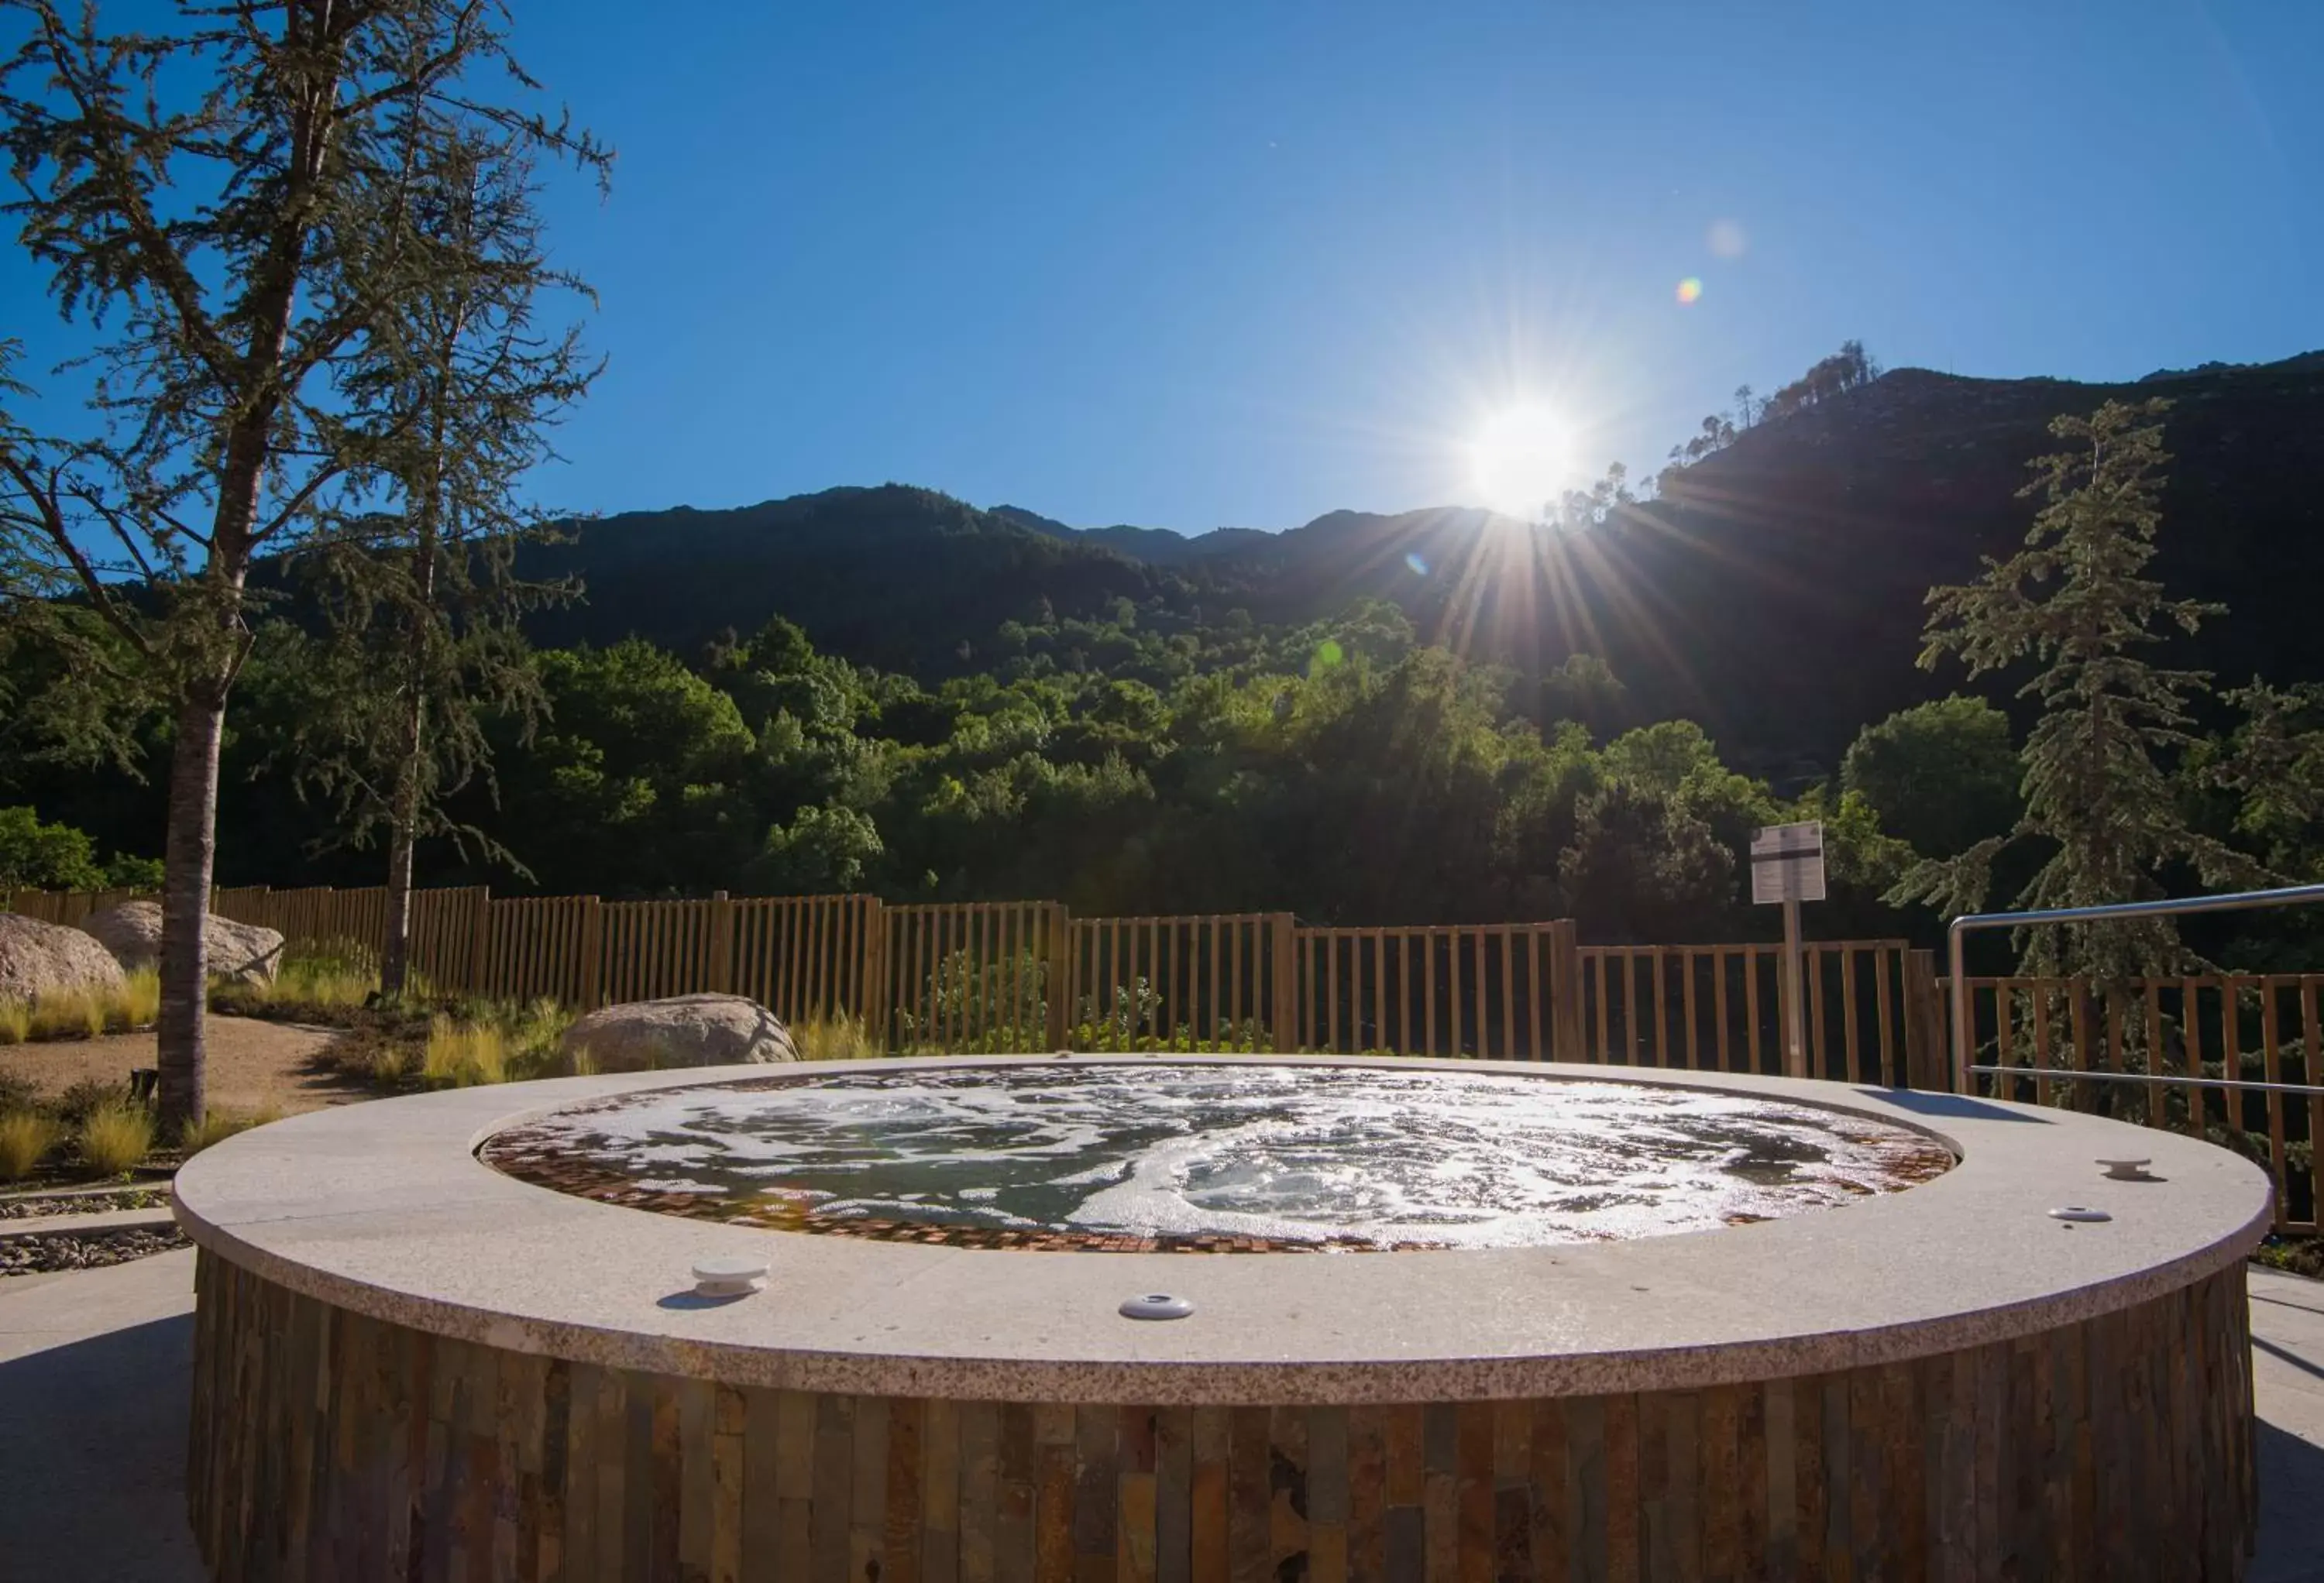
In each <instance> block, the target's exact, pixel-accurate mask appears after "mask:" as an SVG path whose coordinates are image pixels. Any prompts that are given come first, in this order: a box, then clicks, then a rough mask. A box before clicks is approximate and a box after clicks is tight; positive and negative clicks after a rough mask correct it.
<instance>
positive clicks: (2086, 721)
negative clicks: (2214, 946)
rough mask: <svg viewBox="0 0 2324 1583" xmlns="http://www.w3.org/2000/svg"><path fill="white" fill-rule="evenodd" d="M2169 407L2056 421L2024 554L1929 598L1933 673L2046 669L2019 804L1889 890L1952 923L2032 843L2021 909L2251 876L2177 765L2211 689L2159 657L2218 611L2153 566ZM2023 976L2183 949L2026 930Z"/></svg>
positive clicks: (2123, 930) (2138, 963) (2126, 963)
mask: <svg viewBox="0 0 2324 1583" xmlns="http://www.w3.org/2000/svg"><path fill="white" fill-rule="evenodd" d="M2169 406H2170V403H2169V402H2168V401H2164V400H2150V401H2145V402H2142V403H2139V404H2137V405H2126V404H2124V403H2121V402H2116V401H2109V402H2107V404H2106V405H2105V406H2103V407H2101V408H2100V409H2099V410H2098V411H2097V412H2096V413H2094V414H2092V415H2091V416H2090V417H2089V418H2086V419H2085V418H2061V419H2058V420H2057V421H2056V422H2055V423H2053V424H2052V425H2051V432H2052V433H2053V434H2054V435H2056V436H2057V437H2058V438H2060V439H2061V440H2064V441H2068V442H2070V446H2071V447H2072V448H2070V449H2068V450H2064V451H2061V452H2058V453H2056V454H2055V455H2052V456H2044V457H2042V458H2040V459H2039V460H2037V461H2035V462H2034V463H2033V473H2034V478H2033V482H2032V483H2029V484H2027V485H2026V486H2025V489H2024V493H2025V494H2027V495H2032V496H2036V497H2039V498H2040V499H2042V500H2043V502H2044V503H2043V507H2042V509H2041V511H2039V512H2038V513H2037V514H2036V515H2035V517H2034V519H2033V527H2032V529H2030V530H2029V531H2028V532H2027V534H2026V536H2025V548H2024V549H2022V550H2020V551H2019V552H2018V553H2017V554H2015V555H2014V556H2012V557H2009V558H2008V559H2007V560H2006V561H1988V562H1987V570H1986V574H1985V575H1984V576H1983V577H1981V578H1979V579H1978V581H1977V582H1975V583H1972V584H1967V585H1966V586H1961V587H1949V588H1937V589H1933V590H1932V591H1931V592H1930V594H1929V603H1930V606H1931V610H1932V615H1931V617H1930V621H1929V628H1928V634H1927V637H1928V646H1927V648H1926V649H1924V650H1923V654H1922V663H1923V665H1926V666H1931V667H1933V666H1934V665H1935V663H1936V661H1937V660H1938V659H1939V658H1941V657H1942V656H1944V655H1947V654H1956V655H1959V656H1960V658H1962V659H1963V660H1964V661H1965V662H1966V663H1967V665H1968V667H1969V674H1970V675H1971V676H1982V675H1984V674H1986V673H1987V672H1990V671H1997V670H2001V669H2004V668H2006V667H2010V666H2014V665H2016V664H2018V663H2019V662H2021V661H2028V660H2030V661H2032V662H2033V663H2034V664H2035V665H2036V666H2037V667H2039V668H2038V670H2037V671H2036V673H2035V674H2034V676H2033V679H2031V680H2030V681H2028V682H2026V683H2025V684H2024V686H2023V687H2021V688H2020V689H2019V695H2020V696H2021V697H2028V698H2033V699H2035V700H2037V701H2038V702H2039V703H2040V704H2041V708H2042V715H2041V719H2040V721H2039V722H2037V723H2036V724H2035V726H2034V727H2033V732H2032V734H2031V735H2030V736H2029V737H2028V738H2027V739H2026V743H2025V751H2024V767H2025V773H2024V813H2023V815H2020V816H2019V818H2018V820H2017V821H2016V823H2015V825H2014V826H2012V828H2011V829H2010V831H2009V832H2008V833H2006V834H2003V835H1995V836H1988V837H1986V838H1984V839H1982V840H1979V841H1978V842H1975V843H1974V844H1972V845H1970V846H1969V847H1968V848H1967V849H1966V850H1964V851H1960V853H1958V854H1956V855H1953V856H1950V857H1948V858H1944V859H1930V860H1928V861H1923V862H1922V863H1920V864H1917V865H1916V866H1915V867H1914V869H1913V870H1911V871H1910V872H1909V873H1908V874H1907V875H1906V876H1905V878H1904V880H1903V881H1902V882H1900V883H1899V885H1898V886H1897V887H1896V888H1895V892H1894V893H1893V895H1894V898H1895V899H1896V900H1898V901H1900V902H1902V901H1914V900H1918V901H1928V902H1931V903H1933V904H1935V905H1936V906H1937V907H1940V908H1941V910H1942V911H1943V912H1945V913H1946V914H1947V915H1948V916H1950V915H1953V914H1959V913H1965V912H1972V911H1975V910H1977V909H1978V907H1981V906H1983V905H1984V903H1985V898H1986V896H1987V891H1988V889H1989V888H1990V874H1991V870H1992V866H1993V861H1994V859H1995V857H1996V856H1997V854H1998V853H1999V852H2000V851H2002V850H2003V849H2004V848H2006V847H2007V846H2009V845H2010V844H2012V843H2013V842H2020V841H2032V842H2038V843H2040V844H2041V846H2042V847H2043V848H2044V849H2045V850H2047V851H2048V852H2049V854H2050V855H2049V857H2048V859H2047V861H2045V862H2044V863H2043V866H2042V869H2041V870H2040V871H2039V872H2038V873H2037V874H2036V875H2035V876H2034V877H2033V881H2032V882H2031V883H2030V884H2028V885H2027V886H2026V887H2025V888H2024V890H2023V891H2022V892H2020V893H2019V895H2018V897H2017V898H2016V905H2017V906H2019V907H2027V908H2047V907H2080V906H2089V905H2094V904H2098V903H2105V902H2122V901H2137V900H2143V899H2147V898H2151V897H2159V896H2162V895H2163V894H2164V888H2163V873H2164V870H2166V869H2167V868H2168V867H2170V866H2172V865H2181V866H2184V867H2186V868H2188V869H2190V870H2193V871H2194V873H2195V875H2196V876H2197V878H2199V879H2200V880H2202V881H2203V882H2204V883H2206V884H2216V883H2219V882H2222V881H2225V880H2228V879H2238V878H2244V877H2247V876H2249V875H2251V874H2252V873H2253V872H2254V871H2255V865H2254V864H2252V863H2251V862H2250V861H2248V860H2247V859H2246V858H2245V857H2243V856H2242V855H2241V854H2239V853H2237V852H2236V851H2234V850H2233V849H2232V848H2230V847H2229V846H2227V844H2226V843H2224V842H2220V841H2218V840H2216V839H2214V838H2213V837H2211V836H2209V835H2206V834H2203V833H2200V832H2198V831H2196V830H2195V829H2193V828H2191V827H2190V824H2188V822H2187V819H2186V817H2185V815H2184V813H2183V811H2182V810H2181V806H2180V805H2179V802H2178V799H2177V796H2176V793H2175V789H2174V787H2173V786H2172V780H2171V778H2170V773H2169V769H2168V765H2169V763H2170V761H2171V760H2172V759H2174V758H2175V757H2176V756H2177V755H2179V754H2181V753H2182V752H2183V751H2184V750H2187V749H2188V748H2189V747H2190V746H2192V745H2194V743H2195V739H2194V737H2193V736H2192V735H2191V734H2190V729H2189V728H2190V726H2191V724H2192V723H2193V717H2192V715H2191V713H2190V709H2191V701H2192V700H2193V699H2194V698H2196V697H2197V696H2199V695H2201V694H2202V693H2204V692H2205V691H2207V690H2208V688H2209V678H2208V677H2207V676H2204V675H2202V674H2201V673H2199V672H2195V671H2185V670H2172V669H2166V668H2164V667H2159V666H2156V665H2153V664H2151V663H2149V662H2148V661H2147V660H2146V659H2145V658H2144V657H2143V651H2144V649H2148V648H2149V647H2151V646H2153V645H2154V644H2156V643H2158V642H2160V641H2162V640H2163V636H2164V634H2163V631H2162V630H2160V628H2161V627H2162V626H2163V625H2168V626H2173V627H2176V628H2178V629H2179V630H2181V631H2182V632H2188V633H2191V632H2193V631H2194V630H2196V629H2197V628H2198V627H2199V625H2200V624H2201V623H2202V622H2203V621H2205V620H2206V619H2208V618H2209V617H2211V616H2215V615H2218V613H2220V612H2219V607H2218V606H2217V605H2209V604H2203V603H2198V602H2196V601H2192V600H2170V599H2166V598H2164V597H2163V585H2162V584H2160V583H2158V582H2155V581H2154V580H2153V579H2152V578H2149V577H2147V576H2145V575H2144V572H2145V569H2146V566H2147V564H2148V563H2149V562H2150V561H2151V560H2152V559H2153V556H2154V538H2155V533H2156V530H2157V529H2159V528H2160V527H2161V525H2162V518H2163V513H2162V506H2161V500H2162V492H2163V465H2164V464H2165V463H2166V462H2167V461H2168V460H2169V457H2168V456H2165V455H2164V453H2163V421H2162V419H2163V414H2164V412H2165V411H2167V410H2168V409H2169ZM2020 945H2021V955H2022V961H2023V966H2024V971H2027V972H2030V973H2035V974H2040V975H2043V976H2050V975H2057V974H2064V973H2080V972H2090V973H2096V974H2098V975H2099V976H2101V977H2103V978H2109V979H2120V978H2127V977H2131V976H2134V975H2136V974H2139V973H2143V972H2168V971H2174V970H2176V969H2177V968H2179V967H2180V966H2181V965H2182V963H2183V962H2184V960H2185V953H2184V951H2183V949H2182V948H2181V944H2180V943H2179V934H2178V931H2177V928H2176V927H2175V926H2174V925H2173V923H2172V920H2171V919H2169V918H2167V917H2163V918H2152V919H2141V920H2136V921H2124V920H2108V921H2106V922H2103V923H2098V924H2073V925H2050V926H2046V927H2043V928H2037V929H2029V930H2024V931H2021V941H2020Z"/></svg>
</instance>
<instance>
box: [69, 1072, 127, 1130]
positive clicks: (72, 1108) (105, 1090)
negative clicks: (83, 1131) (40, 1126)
mask: <svg viewBox="0 0 2324 1583" xmlns="http://www.w3.org/2000/svg"><path fill="white" fill-rule="evenodd" d="M130 1102H131V1100H130V1098H129V1086H128V1085H127V1084H126V1083H117V1082H106V1081H105V1080H104V1079H103V1078H97V1077H85V1078H82V1079H81V1080H80V1081H78V1082H77V1083H75V1084H73V1085H72V1086H71V1087H70V1088H69V1089H67V1090H65V1091H64V1092H63V1093H61V1094H59V1095H58V1096H57V1097H56V1099H55V1100H52V1101H51V1103H50V1105H49V1110H50V1112H51V1114H52V1115H54V1116H55V1117H56V1118H57V1119H58V1120H60V1121H61V1122H63V1123H64V1124H65V1125H66V1126H67V1127H78V1126H79V1125H80V1124H81V1123H82V1122H84V1121H87V1120H88V1118H90V1117H91V1116H94V1115H95V1114H97V1112H98V1111H99V1110H102V1109H106V1107H108V1106H114V1105H126V1104H129V1103H130Z"/></svg>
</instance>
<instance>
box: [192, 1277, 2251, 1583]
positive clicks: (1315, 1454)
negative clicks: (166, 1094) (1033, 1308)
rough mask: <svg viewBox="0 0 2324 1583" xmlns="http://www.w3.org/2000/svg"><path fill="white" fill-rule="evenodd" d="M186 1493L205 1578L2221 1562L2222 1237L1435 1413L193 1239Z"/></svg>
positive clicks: (2235, 1501)
mask: <svg viewBox="0 0 2324 1583" xmlns="http://www.w3.org/2000/svg"><path fill="white" fill-rule="evenodd" d="M198 1289H199V1293H200V1302H199V1306H198V1328H197V1332H196V1354H195V1355H196V1366H195V1377H196V1384H195V1394H194V1414H193V1419H194V1433H193V1440H192V1462H191V1465H190V1472H191V1477H190V1478H189V1486H190V1489H191V1492H192V1495H191V1500H192V1516H193V1521H194V1525H195V1530H196V1532H197V1534H198V1538H199V1541H200V1544H201V1548H202V1552H203V1554H204V1556H205V1558H206V1559H207V1560H208V1562H209V1563H210V1565H211V1567H212V1568H213V1569H214V1570H215V1571H216V1573H217V1575H218V1576H220V1577H222V1578H286V1579H291V1578H314V1579H325V1578H329V1579H341V1578H344V1579H350V1580H353V1579H359V1578H383V1579H385V1578H395V1579H402V1578H518V1579H544V1580H546V1579H551V1578H569V1579H577V1578H604V1579H613V1578H622V1579H632V1578H634V1579H654V1578H669V1579H673V1580H694V1579H707V1580H712V1583H729V1580H737V1579H758V1578H769V1579H784V1580H790V1579H798V1580H802V1583H805V1580H810V1579H811V1580H815V1583H841V1580H843V1579H853V1580H864V1579H877V1580H879V1583H908V1580H915V1579H917V1580H920V1583H955V1580H957V1583H986V1580H990V1583H1016V1580H1019V1579H1056V1580H1058V1583H1066V1580H1073V1583H1091V1580H1094V1579H1101V1578H1111V1579H1115V1580H1116V1583H1148V1580H1151V1583H1193V1580H1196V1579H1229V1578H1233V1579H1242V1578H1310V1579H1314V1580H1315V1583H1324V1580H1326V1579H1340V1578H1346V1579H1351V1580H1354V1579H1381V1580H1384V1583H1402V1580H1404V1579H1419V1578H1460V1579H1469V1578H1479V1579H1485V1578H1490V1579H1495V1580H1497V1583H1499V1580H1512V1583H1513V1580H1516V1579H1540V1580H1542V1583H1548V1580H1550V1579H1571V1580H1573V1583H1580V1580H1581V1579H1584V1578H1609V1579H1617V1578H1762V1577H1764V1578H1867V1579H1868V1578H1994V1577H2028V1578H2033V1577H2052V1578H2101V1577H2102V1578H2110V1579H2126V1580H2127V1579H2137V1578H2153V1579H2156V1580H2158V1583H2163V1580H2171V1583H2177V1580H2181V1579H2192V1578H2221V1579H2225V1578H2235V1577H2236V1576H2238V1575H2239V1574H2240V1571H2241V1567H2242V1560H2243V1557H2244V1553H2245V1551H2246V1546H2247V1544H2248V1542H2249V1540H2250V1536H2251V1532H2252V1523H2253V1518H2254V1486H2253V1474H2252V1460H2251V1457H2252V1441H2251V1435H2252V1418H2251V1381H2250V1376H2249V1369H2248V1359H2249V1356H2250V1353H2249V1346H2248V1338H2247V1335H2246V1323H2245V1318H2246V1308H2245V1300H2244V1279H2243V1267H2242V1265H2231V1266H2230V1267H2228V1268H2227V1269H2225V1270H2222V1271H2220V1272H2219V1273H2218V1274H2217V1275H2212V1276H2210V1277H2209V1279H2207V1280H2204V1281H2202V1282H2200V1283H2199V1284H2195V1285H2193V1286H2190V1287H2186V1288H2182V1289H2181V1290H2180V1291H2178V1292H2174V1293H2171V1294H2169V1295H2167V1296H2164V1297H2162V1298H2158V1299H2155V1300H2153V1301H2151V1302H2144V1303H2141V1304H2139V1305H2137V1306H2136V1307H2134V1308H2130V1309H2127V1310H2124V1311H2117V1312H2116V1313H2113V1314H2109V1315H2106V1316H2104V1317H2102V1318H2098V1319H2096V1320H2092V1321H2089V1322H2087V1323H2083V1324H2079V1325H2074V1326H2071V1327H2069V1328H2067V1329H2064V1330H2055V1331H2052V1332H2049V1333H2047V1334H2041V1335H2034V1336H2028V1337H2023V1338H2020V1339H2015V1340H2013V1341H2008V1342H2004V1343H1999V1344H1996V1345H1992V1346H1986V1347H1978V1348H1970V1349H1968V1350H1964V1351H1959V1352H1951V1353H1943V1354H1939V1355H1936V1356H1933V1357H1929V1358H1921V1359H1918V1360H1916V1361H1913V1362H1907V1363H1895V1364H1887V1365H1883V1366H1879V1367H1869V1368H1859V1369H1852V1370H1848V1371H1845V1372H1841V1373H1835V1374H1822V1375H1810V1376H1804V1377H1801V1378H1797V1379H1784V1380H1770V1381H1766V1382H1761V1383H1753V1384H1743V1385H1720V1386H1712V1387H1710V1388H1708V1389H1703V1390H1694V1391H1668V1392H1637V1393H1629V1394H1619V1395H1602V1396H1574V1397H1567V1398H1562V1399H1561V1398H1547V1399H1536V1400H1519V1401H1498V1402H1496V1401H1479V1402H1463V1403H1459V1404H1452V1403H1434V1404H1402V1405H1395V1404H1388V1405H1374V1404H1355V1405H1351V1406H1336V1405H1311V1406H1300V1407H1274V1408H1268V1407H1226V1406H1198V1407H1153V1406H1139V1405H1127V1406H1114V1405H1088V1404H1084V1405H1078V1406H1076V1405H1071V1404H1028V1403H1001V1402H980V1401H950V1400H943V1399H928V1398H921V1397H890V1396H858V1395H838V1394H818V1393H812V1392H804V1391H782V1390H774V1389H769V1388H765V1387H757V1386H751V1387H738V1386H733V1385H721V1384H716V1383H714V1382H712V1381H709V1380H705V1379H698V1378H680V1377H678V1376H670V1375H665V1374H649V1373H640V1372H635V1371H632V1370H626V1369H618V1368H606V1367H596V1366H594V1365H589V1364H579V1363H571V1362H567V1361H565V1360H562V1359H557V1358H548V1357H545V1356H542V1355H540V1354H538V1353H530V1352H512V1351H504V1350H502V1349H500V1348H493V1347H489V1346H482V1345H478V1344H475V1343H472V1342H466V1341H458V1340H454V1339H449V1338H447V1337H442V1336H437V1335H431V1334H429V1333H428V1332H426V1331H422V1330H411V1329H409V1328H407V1327H404V1326H401V1325H396V1324H391V1323H387V1322H384V1321H378V1320H374V1319H370V1318H367V1317H365V1316H364V1315H362V1314H357V1313H351V1312H349V1311H345V1310H340V1309H334V1308H332V1307H330V1306H328V1305H327V1304H325V1303H322V1302H318V1301H316V1300H314V1299H312V1298H309V1297H302V1296H300V1295H297V1294H295V1293H291V1292H289V1291H286V1290H285V1289H284V1288H282V1287H281V1286H277V1285H273V1284H270V1283H268V1282H266V1281H263V1280H261V1279H259V1278H257V1277H256V1276H254V1275H249V1274H247V1273H245V1272H244V1271H241V1270H239V1269H237V1268H235V1266H234V1265H231V1264H228V1263H227V1262H226V1261H225V1260H223V1259H221V1258H219V1257H217V1256H216V1255H213V1254H209V1253H205V1254H203V1255H202V1256H201V1265H200V1275H199V1276H198Z"/></svg>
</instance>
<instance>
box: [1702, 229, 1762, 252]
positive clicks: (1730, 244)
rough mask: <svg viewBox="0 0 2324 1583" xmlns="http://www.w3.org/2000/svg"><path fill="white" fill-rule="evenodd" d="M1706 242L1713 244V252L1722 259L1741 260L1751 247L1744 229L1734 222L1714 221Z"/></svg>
mask: <svg viewBox="0 0 2324 1583" xmlns="http://www.w3.org/2000/svg"><path fill="white" fill-rule="evenodd" d="M1705 240H1706V241H1708V242H1709V243H1710V244H1711V252H1713V253H1717V254H1718V255H1719V256H1720V257H1721V258H1741V257H1742V256H1743V253H1744V250H1745V249H1747V248H1748V247H1749V246H1750V245H1751V239H1750V238H1749V237H1748V236H1746V235H1744V234H1743V227H1742V226H1740V225H1737V224H1736V223H1735V222H1734V221H1732V220H1713V221H1712V222H1711V231H1710V234H1709V235H1708V236H1707V237H1706V238H1705Z"/></svg>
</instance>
